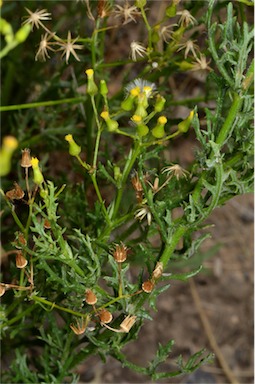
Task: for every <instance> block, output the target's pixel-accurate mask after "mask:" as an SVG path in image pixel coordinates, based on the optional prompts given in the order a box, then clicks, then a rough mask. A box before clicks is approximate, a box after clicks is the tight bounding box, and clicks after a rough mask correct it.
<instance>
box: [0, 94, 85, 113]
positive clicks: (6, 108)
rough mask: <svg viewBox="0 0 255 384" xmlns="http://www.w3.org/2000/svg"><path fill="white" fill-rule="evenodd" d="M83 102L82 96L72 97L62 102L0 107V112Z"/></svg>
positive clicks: (50, 101) (51, 101) (41, 102)
mask: <svg viewBox="0 0 255 384" xmlns="http://www.w3.org/2000/svg"><path fill="white" fill-rule="evenodd" d="M82 101H84V96H80V97H72V98H70V99H62V100H49V101H38V102H36V103H27V104H17V105H5V106H2V107H0V111H1V112H4V111H15V110H17V109H28V108H39V107H45V106H49V105H58V104H65V103H67V104H69V103H70V104H78V103H80V102H82Z"/></svg>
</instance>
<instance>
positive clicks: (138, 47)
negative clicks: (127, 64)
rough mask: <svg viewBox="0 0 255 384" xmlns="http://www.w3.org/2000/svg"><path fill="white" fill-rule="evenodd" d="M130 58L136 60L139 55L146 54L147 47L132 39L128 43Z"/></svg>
mask: <svg viewBox="0 0 255 384" xmlns="http://www.w3.org/2000/svg"><path fill="white" fill-rule="evenodd" d="M130 50H131V59H132V60H133V61H137V60H138V59H139V57H144V56H145V55H146V54H147V49H146V48H145V47H144V46H143V45H142V44H141V43H139V42H138V41H132V43H131V44H130Z"/></svg>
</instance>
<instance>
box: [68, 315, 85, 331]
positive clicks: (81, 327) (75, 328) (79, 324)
mask: <svg viewBox="0 0 255 384" xmlns="http://www.w3.org/2000/svg"><path fill="white" fill-rule="evenodd" d="M87 323H88V319H86V320H85V319H84V318H82V320H81V321H80V320H77V322H76V325H74V324H70V328H71V330H72V331H73V332H74V333H75V334H76V335H82V334H83V333H84V332H85V330H86V328H87Z"/></svg>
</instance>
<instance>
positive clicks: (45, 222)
mask: <svg viewBox="0 0 255 384" xmlns="http://www.w3.org/2000/svg"><path fill="white" fill-rule="evenodd" d="M43 226H44V228H45V229H51V225H50V222H49V220H47V219H45V220H44V223H43Z"/></svg>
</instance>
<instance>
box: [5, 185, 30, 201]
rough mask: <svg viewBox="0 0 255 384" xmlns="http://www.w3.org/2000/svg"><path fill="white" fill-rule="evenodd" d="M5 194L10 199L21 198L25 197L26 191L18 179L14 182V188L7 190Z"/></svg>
mask: <svg viewBox="0 0 255 384" xmlns="http://www.w3.org/2000/svg"><path fill="white" fill-rule="evenodd" d="M5 195H6V197H7V198H8V199H9V200H21V199H23V197H24V195H25V192H24V191H23V190H22V188H21V187H20V186H19V184H18V183H16V181H15V182H14V189H11V190H10V191H7V192H6V194H5Z"/></svg>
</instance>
